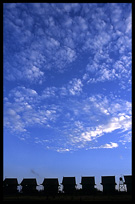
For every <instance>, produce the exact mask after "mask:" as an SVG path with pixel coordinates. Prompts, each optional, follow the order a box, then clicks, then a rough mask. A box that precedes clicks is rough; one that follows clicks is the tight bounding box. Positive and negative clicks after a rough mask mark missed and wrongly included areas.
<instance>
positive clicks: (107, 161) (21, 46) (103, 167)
mask: <svg viewBox="0 0 135 204" xmlns="http://www.w3.org/2000/svg"><path fill="white" fill-rule="evenodd" d="M3 10H4V12H3V13H4V15H3V18H4V20H3V22H4V28H3V34H4V46H3V52H4V176H6V177H18V178H19V179H22V178H23V177H32V176H34V177H36V178H37V179H38V180H39V181H40V180H41V181H40V182H42V180H43V178H44V177H59V178H60V179H61V178H62V176H72V175H73V176H76V177H77V179H78V183H79V182H80V177H81V176H83V175H87V176H88V175H89V176H91V175H94V176H97V177H98V178H97V179H98V181H97V183H98V182H99V183H100V176H102V175H116V176H120V175H121V174H131V83H132V82H131V80H132V79H131V60H132V50H131V43H132V36H131V28H132V25H131V21H132V19H131V18H132V13H131V12H132V10H131V4H130V3H126V4H125V3H118V4H116V3H105V4H100V3H97V4H95V3H88V4H86V3H81V4H78V3H54V4H51V3H41V4H40V3H5V4H4V5H3Z"/></svg>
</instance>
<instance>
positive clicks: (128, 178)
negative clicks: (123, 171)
mask: <svg viewBox="0 0 135 204" xmlns="http://www.w3.org/2000/svg"><path fill="white" fill-rule="evenodd" d="M124 179H125V182H124V184H126V187H127V193H130V194H131V193H132V176H131V175H127V176H124Z"/></svg>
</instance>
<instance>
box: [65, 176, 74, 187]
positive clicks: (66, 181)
mask: <svg viewBox="0 0 135 204" xmlns="http://www.w3.org/2000/svg"><path fill="white" fill-rule="evenodd" d="M62 184H72V185H76V181H75V177H63V180H62Z"/></svg>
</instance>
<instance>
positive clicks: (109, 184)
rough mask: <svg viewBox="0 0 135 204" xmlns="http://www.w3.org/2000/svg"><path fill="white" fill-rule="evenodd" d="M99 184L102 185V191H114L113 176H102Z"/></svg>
mask: <svg viewBox="0 0 135 204" xmlns="http://www.w3.org/2000/svg"><path fill="white" fill-rule="evenodd" d="M101 179H102V181H101V185H103V193H114V192H115V185H116V183H115V176H102V177H101Z"/></svg>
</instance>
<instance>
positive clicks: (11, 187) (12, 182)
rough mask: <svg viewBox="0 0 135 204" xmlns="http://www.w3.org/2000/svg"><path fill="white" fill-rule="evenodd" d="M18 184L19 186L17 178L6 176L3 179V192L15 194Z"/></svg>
mask: <svg viewBox="0 0 135 204" xmlns="http://www.w3.org/2000/svg"><path fill="white" fill-rule="evenodd" d="M17 186H18V181H17V179H16V178H6V179H5V180H4V181H3V193H4V194H10V193H11V194H13V193H17V192H18V191H17Z"/></svg>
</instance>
